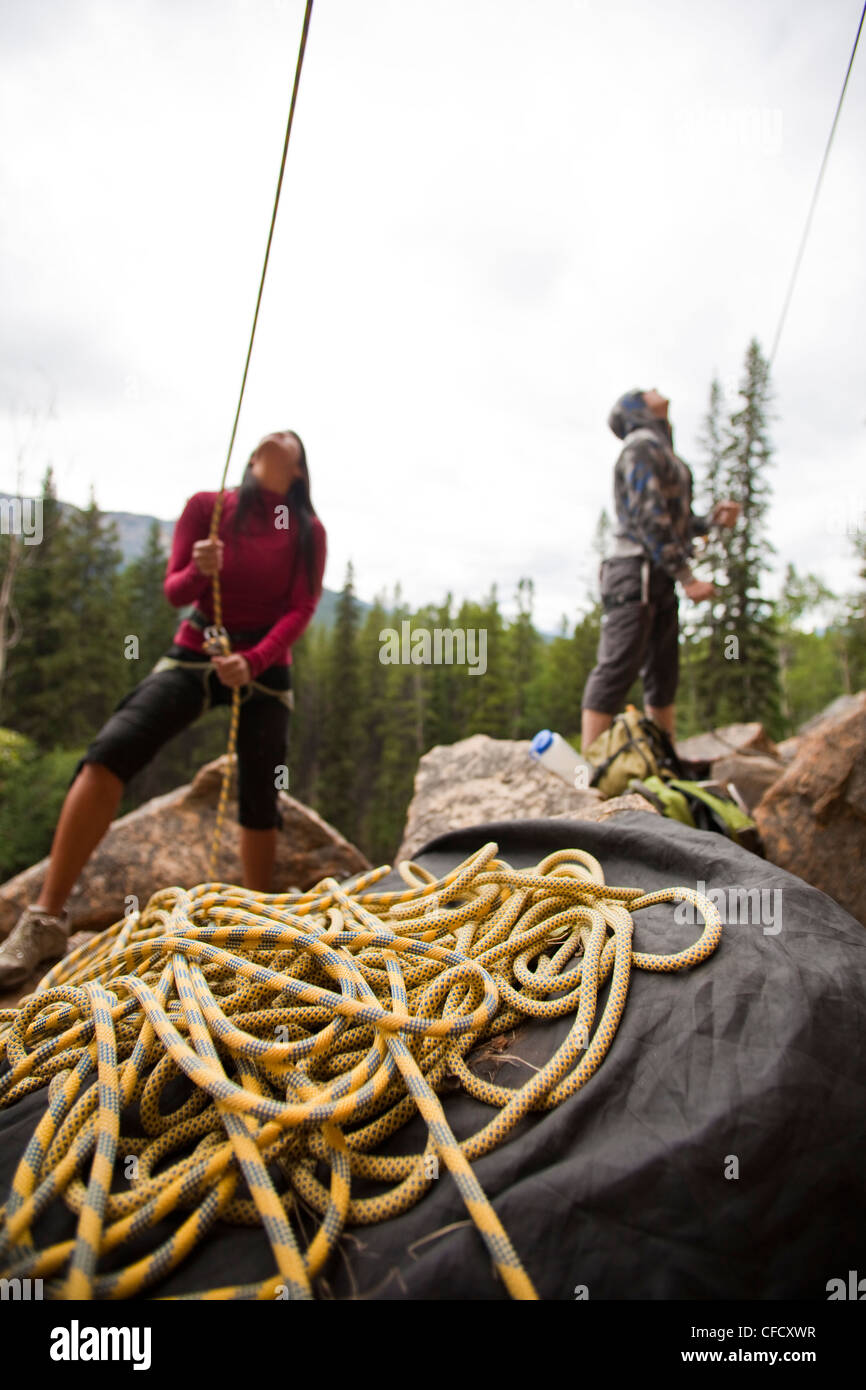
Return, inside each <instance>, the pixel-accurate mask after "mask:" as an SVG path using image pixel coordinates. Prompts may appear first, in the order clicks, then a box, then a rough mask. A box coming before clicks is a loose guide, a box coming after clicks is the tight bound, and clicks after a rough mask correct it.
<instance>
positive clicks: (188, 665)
mask: <svg viewBox="0 0 866 1390" xmlns="http://www.w3.org/2000/svg"><path fill="white" fill-rule="evenodd" d="M154 671H193V672H194V673H195V675H196V676H198V677H199V678H200V679H201V682H202V687H203V689H202V698H203V700H204V704H203V705H202V710H201V712H202V714H206V713H207V711H208V710H209V709H210V707H211V704H210V681H209V680H208V677H209V676H211V675H213V666H212V665H211V663H210V662H209V661H179V660H178V659H177V657H174V656H161V657H160V658H159V660H158V661H157V662H156V663H155V664H154V666H153V670H152V671H151V675H152V674H153V672H154ZM254 690H258V691H259V692H260V693H261V694H262V695H271V696H273V698H274V699H275V700H279V701H280V703H281V704H283V705H285V707H286V709H287V710H293V709H294V708H295V697H294V694H293V692H292V691H291V690H274V689H273V688H272V687H271V686H269V685H262V683H261V681H250V682H249V683H248V684H247V685H245V686H242V687H241V689H240V690H239V691H237V692H236V694H237V697H238V703H239V704H241V705H243V704H245V703H246V701H247V700H248V699H249V698H250V696H251V695H252V693H253V691H254ZM232 698H233V699H234V696H233V697H232Z"/></svg>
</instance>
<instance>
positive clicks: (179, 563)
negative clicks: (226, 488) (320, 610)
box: [163, 488, 327, 678]
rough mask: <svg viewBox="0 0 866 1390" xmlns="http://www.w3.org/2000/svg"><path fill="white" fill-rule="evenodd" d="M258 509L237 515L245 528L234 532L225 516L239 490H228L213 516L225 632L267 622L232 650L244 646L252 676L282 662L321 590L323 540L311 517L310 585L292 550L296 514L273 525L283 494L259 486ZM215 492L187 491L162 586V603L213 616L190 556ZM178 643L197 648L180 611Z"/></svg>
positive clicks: (205, 583)
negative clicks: (219, 544)
mask: <svg viewBox="0 0 866 1390" xmlns="http://www.w3.org/2000/svg"><path fill="white" fill-rule="evenodd" d="M261 492H262V495H263V497H264V501H265V504H266V506H265V514H264V515H259V514H258V513H257V512H256V510H255V508H253V509H252V510H251V511H250V512H249V513H248V514H247V516H246V518H245V520H244V530H243V532H242V533H241V535H240V536H236V535H235V534H234V532H233V530H232V520H233V518H234V514H235V508H236V506H237V499H238V490H237V489H233V490H232V491H230V492H227V493H226V495H225V499H224V502H223V510H222V515H221V517H220V524H219V533H218V534H219V538H220V540H222V541H223V542H224V550H223V564H222V569H221V570H220V587H221V592H222V603H223V625H224V626H225V627H226V629H227V630H228V631H229V632H251V631H253V630H254V629H256V628H263V627H268V626H269V627H270V630H269V631H268V632H267V633H266V634H265V636H264V637H263V638H262V639H261V641H259V642H256V644H255V646H250V647H247V646H245V645H244V644H243V643H242V642H240V643H238V645H237V647H236V648H235V647H234V644H233V650H237V651H238V652H241V653H243V655H244V656H245V657H246V659H247V662H248V664H249V668H250V674H251V675H252V677H253V678H255V677H256V676H258V675H259V674H260V673H261V672H262V671H264V670H266V669H267V667H268V666H288V665H290V664H291V660H292V652H291V648H292V644H293V643H294V642H296V641H297V640H298V638H299V637H300V636H301V634H302V632H303V631H304V629H305V628H306V626H307V624H308V623H309V621H310V619H311V618H312V616H313V614H314V613H315V611H316V605H317V603H318V602H319V598H320V596H321V593H322V576H323V575H324V572H325V554H326V550H327V540H326V536H325V528H324V526H323V525H322V523H321V522H320V521H319V519H318V517H314V518H313V523H312V525H313V546H314V553H315V565H314V579H315V583H314V585H313V587H312V588H311V587H310V584H309V581H308V578H307V572H306V565H305V564H304V562H303V557H302V555H301V554H300V553H299V545H298V541H299V534H298V528H297V524H296V522H295V518H294V517H293V516H290V518H289V525H288V528H287V529H286V528H285V527H278V526H277V525H276V520H277V514H276V513H275V511H274V508H275V507H277V506H279V505H281V504H283V503H285V500H286V498H285V494H284V493H281V492H272V491H271V490H270V489H269V488H261ZM217 495H218V494H217V493H215V492H196V493H194V494H193V496H192V497H191V498H190V499H189V501H188V502H187V504H186V506H185V507H184V509H183V513H182V515H181V517H180V519H179V520H178V523H177V525H176V526H175V528H174V536H173V538H172V546H171V556H170V558H169V561H168V566H167V568H166V574H165V583H164V585H163V588H164V590H165V596H166V598H167V599H168V601H169V603H171V604H173V605H174V607H175V608H184V607H185V606H186V605H187V604H190V603H194V604H195V606H196V607H197V608H199V609H200V610H201V612H202V613H204V614H205V615H206V616H207V617H208V619H209V620H210V621H211V622H213V595H212V591H211V581H210V579H209V577H208V576H207V575H205V574H202V573H201V571H200V570H199V569H198V568H197V566H196V564H195V561H194V560H193V558H192V548H193V545H194V544H195V542H196V541H203V540H207V537H208V533H209V530H210V521H211V515H212V513H213V508H214V503H215V502H216V499H217ZM174 640H175V642H177V643H178V644H179V645H180V646H182V647H189V648H191V649H192V650H193V651H199V652H200V651H202V633H201V631H200V630H199V628H197V627H195V626H194V625H193V624H192V623H190V622H187V621H186V619H184V621H183V622H182V623H181V624H180V627H179V628H178V630H177V632H176V633H175V637H174Z"/></svg>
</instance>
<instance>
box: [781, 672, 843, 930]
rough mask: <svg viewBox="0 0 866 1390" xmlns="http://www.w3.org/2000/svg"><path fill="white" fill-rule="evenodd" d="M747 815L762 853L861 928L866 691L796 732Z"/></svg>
mask: <svg viewBox="0 0 866 1390" xmlns="http://www.w3.org/2000/svg"><path fill="white" fill-rule="evenodd" d="M755 819H756V821H757V823H758V829H759V830H760V832H761V835H762V837H763V840H764V845H765V850H766V855H767V858H768V859H770V860H772V862H773V863H774V864H779V865H780V866H781V867H782V868H783V869H788V870H790V872H791V873H794V874H798V875H799V876H800V878H804V879H805V880H806V882H807V883H811V884H814V886H815V887H816V888H821V889H822V890H823V891H824V892H825V893H827V894H829V896H830V897H831V898H835V900H836V902H838V903H840V904H841V905H842V907H845V908H847V909H848V911H849V912H850V913H851V914H852V916H854V917H856V918H857V919H858V921H860V922H862V923H863V924H864V926H866V872H864V869H863V861H864V857H866V691H861V693H860V694H859V695H857V696H856V697H853V704H852V703H846V704H845V705H844V706H842V707H840V709H839V710H838V712H837V713H836V714H835V717H831V718H829V719H825V720H822V721H821V722H819V723H818V724H817V725H816V726H815V727H814V729H813V731H812V732H811V733H806V734H803V735H801V742H800V746H799V749H798V752H797V755H796V757H795V759H794V761H793V762H792V763H791V764H790V765H789V766H788V767H787V768H786V769H785V771H784V772H783V774H782V776H781V777H780V778H779V780H778V781H777V782H775V783H774V784H773V786H772V787H770V789H769V791H767V792H766V794H765V795H764V797H763V799H762V801H761V802H760V804H759V806H758V807H757V809H756V811H755Z"/></svg>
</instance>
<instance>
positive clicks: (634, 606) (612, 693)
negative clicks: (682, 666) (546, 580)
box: [581, 556, 679, 714]
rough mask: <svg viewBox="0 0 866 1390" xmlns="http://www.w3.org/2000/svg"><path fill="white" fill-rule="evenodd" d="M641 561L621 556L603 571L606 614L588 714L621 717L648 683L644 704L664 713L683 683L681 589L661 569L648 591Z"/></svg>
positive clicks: (589, 685)
mask: <svg viewBox="0 0 866 1390" xmlns="http://www.w3.org/2000/svg"><path fill="white" fill-rule="evenodd" d="M642 563H643V562H642V561H641V559H640V556H616V557H613V558H611V559H609V560H605V561H604V563H603V564H602V566H601V597H602V605H603V608H604V613H603V615H602V620H601V637H600V639H599V643H598V658H597V661H596V665H595V669H594V670H593V671H592V673H591V675H590V676H589V679H588V680H587V682H586V686H585V688H584V692H583V699H582V701H581V704H582V706H583V708H584V709H596V710H600V711H601V712H602V713H603V714H618V713H619V711H620V710H621V709H622V707H623V701H624V700H625V697H626V695H627V693H628V691H629V689H630V687H631V684H632V682H633V681H634V680H635V679H636V677H637V676H638V675H639V676H640V678H641V680H642V682H643V693H644V703H645V704H647V705H651V706H652V707H653V708H654V709H665V708H666V707H667V706H668V705H672V704H673V703H674V700H675V699H676V693H677V683H678V680H679V600H678V598H677V590H676V584H675V582H674V580H673V579H671V577H670V575H668V574H666V573H665V571H664V570H663V569H660V568H659V566H657V565H650V566H649V576H648V578H649V582H648V584H647V585H646V587H644V583H643V574H642Z"/></svg>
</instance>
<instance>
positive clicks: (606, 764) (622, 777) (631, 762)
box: [584, 705, 763, 854]
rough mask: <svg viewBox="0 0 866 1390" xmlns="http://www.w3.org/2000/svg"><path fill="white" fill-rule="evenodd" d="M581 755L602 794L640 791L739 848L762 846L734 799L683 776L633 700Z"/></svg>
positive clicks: (664, 738)
mask: <svg viewBox="0 0 866 1390" xmlns="http://www.w3.org/2000/svg"><path fill="white" fill-rule="evenodd" d="M584 757H585V758H586V760H587V762H589V763H591V764H592V765H593V767H594V768H595V772H594V774H593V776H592V779H591V781H590V786H593V787H598V789H599V791H600V792H601V793H602V795H603V796H621V795H622V793H623V792H625V791H630V790H631V791H636V792H640V793H641V795H642V796H645V797H646V799H647V801H649V802H650V803H651V804H652V805H654V806H655V808H656V810H657V811H660V812H661V814H662V815H663V816H669V817H670V818H671V819H672V820H678V821H681V822H682V823H683V825H690V826H692V828H693V829H696V830H714V831H716V832H717V833H718V834H721V835H726V836H727V837H728V838H729V839H731V840H735V841H736V842H737V843H738V844H740V845H742V846H743V848H744V849H749V850H752V851H753V852H754V853H755V854H760V853H761V852H762V848H763V847H762V845H761V837H760V835H759V833H758V828H757V826H756V825H755V822H754V821H753V820H752V819H751V817H749V816H748V815H747V814H746V813H745V811H743V810H741V809H740V807H739V806H738V805H737V804H736V802H734V801H732V800H729V799H727V798H724V797H721V796H719V795H718V793H716V792H710V791H708V790H707V789H706V788H705V787H702V786H701V784H700V783H699V782H691V781H688V780H687V778H685V777H684V776H683V774H684V773H685V771H686V769H685V767H684V765H683V763H682V762H681V760H680V758H679V757H678V756H677V751H676V749H675V748H674V745H673V742H672V740H671V738H670V736H669V735H668V734H667V733H665V731H664V729H660V728H659V727H658V725H657V724H654V723H653V721H652V720H651V719H648V718H647V717H646V715H644V714H641V712H640V710H638V709H635V707H634V705H628V706H627V707H626V710H625V713H624V714H617V715H616V716H615V717H614V720H613V723H612V724H611V726H610V728H609V729H605V731H604V733H603V734H599V736H598V738H597V739H596V740H595V741H594V743H592V744H590V747H589V749H588V750H587V752H586V753H585V754H584Z"/></svg>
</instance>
